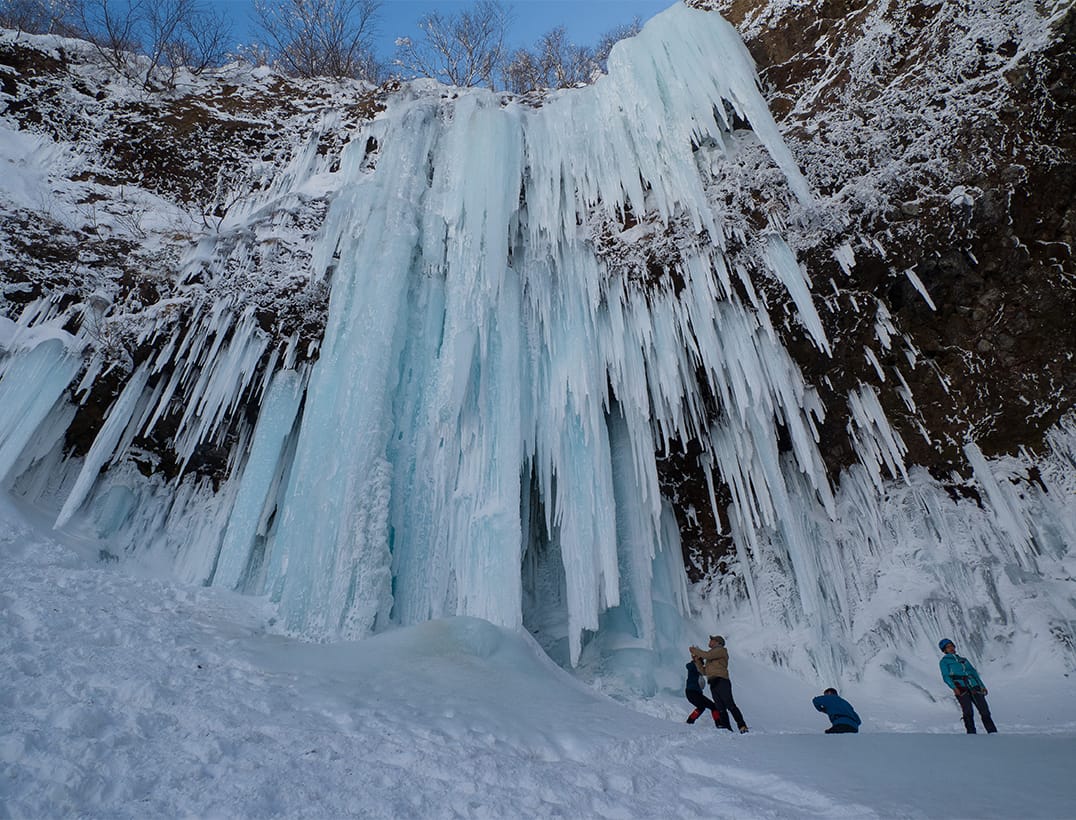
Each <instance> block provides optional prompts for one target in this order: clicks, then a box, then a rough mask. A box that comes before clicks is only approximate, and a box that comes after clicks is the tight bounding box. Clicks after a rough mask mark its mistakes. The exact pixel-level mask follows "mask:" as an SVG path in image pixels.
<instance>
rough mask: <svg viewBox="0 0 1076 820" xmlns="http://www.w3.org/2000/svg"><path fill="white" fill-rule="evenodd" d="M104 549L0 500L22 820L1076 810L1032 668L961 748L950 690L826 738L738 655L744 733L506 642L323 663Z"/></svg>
mask: <svg viewBox="0 0 1076 820" xmlns="http://www.w3.org/2000/svg"><path fill="white" fill-rule="evenodd" d="M97 548H98V547H97V545H89V544H78V543H74V542H67V543H61V542H60V541H57V540H56V539H54V538H53V537H51V535H50V534H48V533H46V532H45V531H44V530H42V529H41V528H40V527H38V526H37V525H35V524H34V523H31V522H29V521H28V519H27V518H26V517H25V516H24V515H23V514H22V513H20V512H17V511H16V510H15V509H14V508H13V507H11V506H10V505H9V503H8V502H7V501H6V500H4V501H0V680H3V681H4V683H3V685H2V686H0V817H13V818H23V817H25V818H52V817H109V818H118V817H139V818H143V817H258V818H262V817H331V818H337V817H496V818H501V817H532V816H533V817H623V818H631V817H648V818H649V817H653V818H658V817H692V818H700V817H726V816H735V817H741V818H742V817H796V816H844V817H869V816H886V817H917V816H925V817H945V818H954V817H1057V818H1060V817H1072V816H1074V815H1076V782H1074V780H1073V778H1072V771H1073V767H1074V766H1076V709H1074V708H1073V705H1072V694H1073V688H1072V684H1071V682H1070V681H1067V680H1060V679H1059V680H1052V679H1051V680H1046V681H1043V680H1036V678H1035V674H1034V669H1033V668H1032V669H1025V670H1024V672H1023V677H1022V678H1010V679H1003V678H1000V677H999V676H998V675H997V674H991V673H992V670H991V669H990V668H982V669H981V671H982V672H983V674H984V677H985V678H986V680H987V682H988V684H989V685H990V687H991V703H992V706H993V710H994V713H995V717H996V719H997V722H998V725H999V727H1000V729H1001V733H1000V734H998V735H994V736H987V735H985V734H980V735H977V736H974V737H968V736H966V735H964V734H962V732H961V727H960V724H959V719H958V714H957V710H956V708H955V705H954V704H953V703H952V702H951V699H946V698H944V696H943V693H942V692H943V690H942V691H939V690H941V683H940V680H937V679H936V678H930V679H924V680H923V681H922V685H923V689H924V691H925V692H930V693H931V694H932V695H933V696H934V697H936V700H932V699H931V697H928V696H925V695H924V694H923V693H918V694H917V693H916V692H915V691H914V689H912V688H908V687H907V685H903V687H902V685H900V684H897V683H895V682H893V681H892V680H891V679H887V678H886V677H885V676H883V675H881V674H878V675H874V676H872V675H871V674H868V675H867V676H866V677H865V678H864V683H863V684H862V685H861V686H860V687H859V688H858V689H856V690H852V689H846V690H845V691H844V692H843V694H845V695H846V696H847V697H849V699H850V700H851V701H852V702H853V703H854V704H855V705H856V707H857V708H858V710H859V712H860V713H861V715H862V716H863V718H864V721H865V723H864V731H863V732H862V733H861V734H860V735H858V736H826V735H823V734H822V729H823V728H825V726H826V720H825V718H824V717H823V716H822V715H819V714H818V713H816V712H814V711H813V710H812V708H811V705H810V697H811V696H812V695H814V694H817V691H818V688H820V687H817V688H816V687H814V686H813V682H805V681H802V680H797V679H796V678H794V677H792V676H790V675H788V674H787V673H782V672H778V671H775V670H773V669H770V668H767V667H766V666H764V665H763V664H762V663H761V662H760V661H758V660H752V659H751V658H749V657H747V656H746V653H739V654H737V652H736V651H735V650H734V652H733V663H732V672H733V679H734V682H735V684H736V691H737V696H738V701H739V703H740V706H741V708H742V709H743V711H744V713H745V716H746V717H747V719H748V722H749V723H750V725H751V729H752V731H751V733H750V734H748V735H742V736H741V735H735V736H734V735H732V734H730V733H726V732H720V731H718V730H716V729H715V728H714V727H713V726H712V724H711V723H710V722H709V721H708V720H700V721H699V722H698V723H697V724H695V725H694V726H688V725H685V724H684V723H683V720H684V717H685V716H686V714H687V713H688V711H689V707H688V705H687V703H686V701H684V700H683V699H682V697H681V694H680V692H678V691H666V692H661V693H659V695H658V696H657V697H654V698H650V699H647V700H636V701H631V700H629V701H627V702H620V701H617V700H613V699H611V698H609V697H607V696H605V695H603V694H601V693H599V692H597V691H594V690H593V689H590V688H588V687H587V686H585V685H584V684H582V683H580V682H579V681H578V680H577V679H576V678H574V677H573V676H572V675H570V674H569V673H567V672H565V671H564V670H562V669H560V668H559V667H557V666H555V665H553V664H552V663H551V662H550V661H549V660H548V659H546V658H545V656H544V655H542V653H541V650H540V649H538V647H537V646H536V645H535V643H534V642H533V641H532V640H531V639H530V638H529V636H527V635H525V634H515V633H512V632H509V631H506V630H504V629H501V628H498V627H494V626H492V625H490V624H489V623H487V622H485V621H481V620H477V619H472V618H454V619H449V620H441V621H432V622H429V623H425V624H421V625H418V626H413V627H409V628H402V629H397V630H394V631H390V632H388V633H384V634H381V635H378V636H375V637H373V638H369V639H367V640H363V641H359V642H348V643H332V644H304V643H299V642H295V641H292V640H290V639H287V638H284V637H282V636H280V635H279V634H275V633H274V627H273V612H272V611H271V610H270V608H269V607H268V606H267V605H266V604H265V603H264V602H263V600H262V599H258V598H251V597H244V596H240V595H237V594H235V593H230V592H225V591H223V590H220V589H212V588H204V587H193V586H185V585H182V584H178V583H174V582H170V581H167V580H163V579H161V578H154V577H149V576H146V575H141V576H140V575H138V574H134V573H136V572H137V570H136V568H135V567H133V565H131V564H125V565H123V566H119V565H117V564H115V563H111V562H108V561H107V560H106V561H103V562H102V561H99V560H97V555H96V549H97ZM702 638H704V636H703V635H700V639H702ZM759 642H760V644H764V643H765V636H764V635H760V636H759ZM1033 662H1034V659H1029V664H1032V665H1033ZM923 664H924V669H925V670H927V669H930V668H932V667H934V659H933V658H925V659H923ZM935 668H936V667H935Z"/></svg>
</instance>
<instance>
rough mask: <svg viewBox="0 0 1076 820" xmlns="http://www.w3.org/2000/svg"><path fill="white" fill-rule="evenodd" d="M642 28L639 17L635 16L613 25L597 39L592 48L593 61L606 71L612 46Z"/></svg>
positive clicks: (632, 35)
mask: <svg viewBox="0 0 1076 820" xmlns="http://www.w3.org/2000/svg"><path fill="white" fill-rule="evenodd" d="M642 30H643V24H642V22H641V21H640V20H639V18H638V17H636V18H635V19H633V20H632V21H631V22H630V23H624V24H623V25H619V26H615V27H614V28H611V29H609V31H607V32H605V34H603V35H602V36H601V39H599V40H598V45H597V46H596V47H595V48H594V62H595V63H596V64H597V66H598V68H599V70H601V71H606V70H607V69H608V62H609V52H610V51H612V50H613V46H615V45H616V44H617V43H619V42H620V41H621V40H626V39H628V38H629V37H634V36H635V35H636V34H638V33H639V32H640V31H642Z"/></svg>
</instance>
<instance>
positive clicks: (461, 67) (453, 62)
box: [395, 0, 510, 88]
mask: <svg viewBox="0 0 1076 820" xmlns="http://www.w3.org/2000/svg"><path fill="white" fill-rule="evenodd" d="M509 20H510V15H509V12H508V10H507V9H506V8H505V6H504V5H502V4H501V2H500V0H477V2H475V3H474V5H472V6H471V7H470V8H468V9H464V10H463V11H460V12H457V13H455V14H451V15H443V14H441V13H440V12H437V11H435V12H432V13H430V14H427V15H425V16H424V17H422V18H421V19H420V20H419V22H418V27H419V31H420V32H421V35H420V36H419V37H418V38H417V39H412V38H410V37H401V38H399V39H397V40H396V59H395V63H396V65H397V66H398V67H399V68H400V69H402V70H403V71H404V72H406V73H407V74H410V75H411V76H412V77H433V78H434V79H438V80H442V81H443V82H447V83H450V84H452V85H458V86H474V85H485V86H487V87H488V88H495V87H496V77H497V75H498V74H499V73H500V72H501V70H502V68H503V64H504V63H505V61H506V59H505V58H506V48H505V42H504V41H505V35H506V32H507V30H508V23H509Z"/></svg>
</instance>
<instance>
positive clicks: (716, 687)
mask: <svg viewBox="0 0 1076 820" xmlns="http://www.w3.org/2000/svg"><path fill="white" fill-rule="evenodd" d="M710 697H712V698H713V699H714V703H716V704H717V708H718V709H720V710H721V712H722V718H723V720H724V724H723V725H724V727H725V728H726V729H731V728H732V727H731V726H730V725H729V715H732V719H733V720H735V721H736V726H737V728H740V729H742V728H743V727H745V726H746V725H747V723H746V722H745V721H744V719H743V715H742V714H741V713H740V707H739V706H737V705H736V701H734V700H733V699H732V681H730V680H729V679H728V678H710Z"/></svg>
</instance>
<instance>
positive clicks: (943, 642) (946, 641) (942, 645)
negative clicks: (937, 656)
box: [938, 638, 956, 652]
mask: <svg viewBox="0 0 1076 820" xmlns="http://www.w3.org/2000/svg"><path fill="white" fill-rule="evenodd" d="M951 643H953V642H952V641H951V640H950V639H949V638H942V639H941V640H940V641H938V649H940V650H941V651H942V652H944V651H945V647H947V646H948V645H949V644H951ZM953 646H956V644H953Z"/></svg>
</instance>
